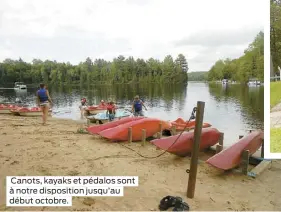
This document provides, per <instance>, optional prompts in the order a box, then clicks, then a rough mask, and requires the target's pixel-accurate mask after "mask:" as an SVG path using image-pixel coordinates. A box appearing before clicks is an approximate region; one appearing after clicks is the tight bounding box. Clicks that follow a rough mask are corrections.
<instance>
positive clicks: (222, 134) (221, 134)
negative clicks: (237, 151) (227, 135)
mask: <svg viewBox="0 0 281 212" xmlns="http://www.w3.org/2000/svg"><path fill="white" fill-rule="evenodd" d="M223 140H224V133H220V140H219V145H221V146H222V147H223Z"/></svg>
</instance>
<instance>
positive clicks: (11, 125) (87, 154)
mask: <svg viewBox="0 0 281 212" xmlns="http://www.w3.org/2000/svg"><path fill="white" fill-rule="evenodd" d="M47 123H48V125H47V126H42V125H41V117H34V118H33V117H21V116H9V115H0V180H1V186H0V187H2V188H4V189H1V190H0V210H9V211H10V210H11V211H15V210H17V211H19V210H22V211H23V210H24V211H31V210H45V211H57V210H64V211H66V210H80V211H81V210H96V211H101V210H103V211H106V210H109V211H116V210H119V211H120V210H127V211H128V210H137V211H149V210H158V204H159V202H160V200H161V199H162V198H163V197H165V196H167V195H172V196H180V197H182V198H183V199H184V201H185V202H187V203H188V204H189V206H190V210H259V211H262V210H267V211H270V210H279V209H280V207H281V199H280V198H278V197H279V196H281V184H280V180H281V161H278V160H273V161H272V166H271V168H270V169H269V170H266V171H265V172H264V173H262V174H261V175H260V176H259V177H258V178H256V179H253V178H250V177H246V176H243V175H242V174H240V173H236V172H229V173H228V172H227V173H222V172H221V171H218V170H216V169H214V168H212V167H210V166H208V165H207V164H206V163H204V161H205V160H206V159H207V158H208V157H210V156H209V155H207V154H206V153H200V163H199V166H198V173H197V182H196V189H195V197H194V199H188V198H186V188H187V183H188V174H187V173H186V169H188V168H189V163H190V157H184V158H180V157H177V156H175V155H172V154H169V153H165V154H164V155H162V156H161V157H159V158H157V159H145V158H141V157H139V156H138V155H137V154H136V153H135V152H133V151H131V150H129V149H128V148H125V147H124V146H127V147H130V148H132V149H134V150H135V151H137V152H139V153H140V154H142V155H145V156H157V155H159V154H160V153H162V151H161V150H156V148H155V146H153V145H151V144H150V143H149V142H146V144H145V146H142V145H141V142H133V143H131V144H129V143H126V142H123V143H122V144H123V145H124V146H122V145H120V144H119V143H112V142H109V141H106V140H105V139H102V138H100V137H99V136H93V135H89V134H80V133H77V130H78V129H79V128H82V127H86V126H87V124H86V123H81V122H77V120H71V119H61V118H48V122H47ZM6 176H139V186H138V187H125V188H124V196H123V197H73V204H72V207H6V206H5V202H6V195H5V191H6V189H5V178H6Z"/></svg>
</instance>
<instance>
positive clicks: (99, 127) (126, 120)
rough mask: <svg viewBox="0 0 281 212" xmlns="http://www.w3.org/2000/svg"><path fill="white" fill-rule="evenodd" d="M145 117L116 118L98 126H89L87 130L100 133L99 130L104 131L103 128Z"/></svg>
mask: <svg viewBox="0 0 281 212" xmlns="http://www.w3.org/2000/svg"><path fill="white" fill-rule="evenodd" d="M143 118H144V117H126V118H122V119H120V120H116V121H112V122H108V123H106V124H102V125H96V126H90V127H88V128H87V131H88V132H89V133H90V134H98V133H99V132H101V131H103V130H107V129H110V128H113V127H117V126H119V125H121V124H125V123H128V122H131V121H136V120H140V119H143Z"/></svg>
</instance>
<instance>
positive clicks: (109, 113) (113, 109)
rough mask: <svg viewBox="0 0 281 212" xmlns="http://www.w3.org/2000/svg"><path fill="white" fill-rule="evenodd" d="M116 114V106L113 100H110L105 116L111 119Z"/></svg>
mask: <svg viewBox="0 0 281 212" xmlns="http://www.w3.org/2000/svg"><path fill="white" fill-rule="evenodd" d="M115 114H116V107H115V104H114V102H113V101H110V102H109V104H108V105H107V111H106V116H108V119H109V121H113V120H114V118H115Z"/></svg>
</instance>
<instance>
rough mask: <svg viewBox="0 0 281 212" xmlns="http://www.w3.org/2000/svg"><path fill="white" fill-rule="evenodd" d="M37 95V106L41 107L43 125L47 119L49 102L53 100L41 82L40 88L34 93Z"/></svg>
mask: <svg viewBox="0 0 281 212" xmlns="http://www.w3.org/2000/svg"><path fill="white" fill-rule="evenodd" d="M36 96H37V105H38V107H40V108H41V110H42V112H43V114H42V119H43V123H42V124H43V125H45V124H46V121H47V116H48V113H49V108H50V103H51V104H53V101H52V99H51V97H50V94H49V91H48V90H47V89H46V86H45V84H43V83H41V84H40V89H39V90H38V91H37V93H36Z"/></svg>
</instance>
